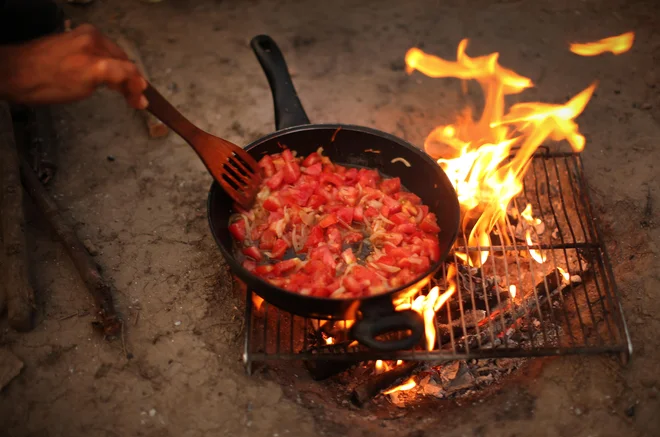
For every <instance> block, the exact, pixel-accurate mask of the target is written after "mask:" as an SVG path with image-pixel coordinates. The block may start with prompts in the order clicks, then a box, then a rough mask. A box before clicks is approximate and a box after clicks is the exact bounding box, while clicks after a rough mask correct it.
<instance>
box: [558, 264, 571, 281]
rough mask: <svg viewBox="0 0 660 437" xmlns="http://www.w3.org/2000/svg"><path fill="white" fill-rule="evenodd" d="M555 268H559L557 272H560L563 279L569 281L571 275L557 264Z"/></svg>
mask: <svg viewBox="0 0 660 437" xmlns="http://www.w3.org/2000/svg"><path fill="white" fill-rule="evenodd" d="M557 270H559V273H561V275H562V276H563V277H564V281H566V282H570V280H571V275H570V274H569V273H568V272H567V271H566V270H564V269H562V268H561V267H559V266H557Z"/></svg>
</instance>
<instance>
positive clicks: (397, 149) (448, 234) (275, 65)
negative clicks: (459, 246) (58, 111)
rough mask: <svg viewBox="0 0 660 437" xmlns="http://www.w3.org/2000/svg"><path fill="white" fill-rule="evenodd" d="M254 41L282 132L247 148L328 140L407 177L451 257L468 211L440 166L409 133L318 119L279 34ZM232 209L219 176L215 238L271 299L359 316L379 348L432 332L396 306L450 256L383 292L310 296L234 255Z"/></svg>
mask: <svg viewBox="0 0 660 437" xmlns="http://www.w3.org/2000/svg"><path fill="white" fill-rule="evenodd" d="M250 44H251V46H252V49H253V50H254V53H255V54H256V55H257V58H258V59H259V63H260V64H261V66H262V68H263V70H264V72H265V73H266V76H267V78H268V83H269V84H270V87H271V90H272V93H273V103H274V106H275V124H276V126H277V132H274V133H272V134H270V135H267V136H265V137H264V138H261V139H259V140H257V141H255V142H253V143H251V144H249V145H248V146H246V147H245V150H246V151H248V152H249V153H250V154H251V155H252V156H254V157H255V158H256V159H257V160H258V159H260V158H261V157H262V156H264V155H266V154H272V153H278V152H281V151H282V148H281V146H280V145H283V146H286V147H288V148H290V149H291V150H295V151H297V152H298V156H306V155H308V154H309V153H311V152H314V151H316V149H317V148H318V147H319V146H323V150H324V153H325V154H326V155H327V156H328V157H329V158H330V159H331V160H332V161H333V162H336V163H338V164H344V165H351V166H361V167H368V168H374V169H378V170H379V171H380V172H381V173H382V174H384V175H387V176H391V177H395V176H398V177H400V178H401V183H402V185H403V186H404V187H405V188H407V189H408V190H410V191H411V192H413V193H415V194H417V195H418V196H419V197H420V198H421V199H422V201H423V202H424V204H426V205H428V206H429V210H430V211H431V212H434V213H435V214H436V216H437V218H438V225H439V226H440V229H441V231H440V234H439V236H438V237H439V242H440V258H439V259H440V260H444V259H445V257H446V255H447V253H448V252H449V249H450V248H451V246H452V244H453V243H454V240H455V239H456V235H457V233H458V224H459V215H460V210H459V204H458V199H457V197H456V192H455V191H454V188H453V186H452V184H451V183H450V182H449V179H448V178H447V176H446V174H445V173H444V171H443V170H442V169H441V168H440V166H438V165H437V164H436V163H435V162H434V161H433V160H432V159H431V158H430V157H429V156H428V155H426V154H425V153H424V152H422V151H421V150H419V149H418V148H416V147H414V146H412V145H410V144H409V143H407V142H405V141H404V140H401V139H399V138H396V137H394V136H392V135H389V134H386V133H383V132H380V131H377V130H375V129H370V128H367V127H361V126H351V125H344V124H310V122H309V119H308V118H307V115H306V114H305V111H304V110H303V108H302V105H301V103H300V100H299V99H298V96H297V94H296V90H295V88H294V86H293V83H292V81H291V76H290V75H289V72H288V68H287V65H286V62H285V61H284V57H283V56H282V53H281V52H280V50H279V48H278V47H277V45H276V44H275V41H273V40H272V39H271V38H270V37H268V36H265V35H260V36H257V37H255V38H253V39H252V41H251V43H250ZM374 151H376V152H378V153H376V152H374ZM395 158H404V159H405V160H406V161H408V162H409V163H410V165H411V166H410V167H407V166H406V165H405V164H403V163H401V162H395V163H392V160H393V159H395ZM232 213H233V211H232V201H231V199H230V198H229V196H228V195H227V194H226V193H225V192H224V191H223V190H222V189H221V188H220V186H219V185H218V184H217V183H215V182H214V183H213V185H212V186H211V190H210V193H209V197H208V217H209V224H210V227H211V232H212V233H213V237H214V238H215V240H216V242H217V243H218V246H219V247H220V251H221V252H222V254H223V255H224V257H225V259H226V260H227V263H228V264H229V266H230V268H231V269H232V271H233V272H234V273H235V274H236V275H237V276H238V277H239V278H240V279H241V280H242V281H243V282H245V283H246V284H247V286H248V287H249V288H250V289H252V290H254V292H256V293H257V294H258V295H259V296H261V297H263V298H264V299H265V300H266V301H267V302H269V303H271V304H273V305H275V306H276V307H278V308H280V309H283V310H286V311H289V312H291V313H294V314H297V315H300V316H304V317H312V318H320V319H355V320H357V321H356V323H355V324H354V325H353V328H352V330H351V335H352V337H353V338H354V339H356V340H358V342H360V343H362V344H364V345H365V346H368V347H370V348H373V349H377V350H385V351H390V350H401V349H409V348H412V347H414V346H415V345H416V344H417V343H418V342H419V341H420V339H421V337H422V335H423V332H424V326H423V321H422V319H421V317H420V316H419V315H418V314H417V313H416V312H414V311H412V310H408V311H399V312H395V311H394V308H393V305H392V299H393V297H396V296H397V295H399V294H401V293H405V292H406V291H407V290H409V289H410V288H411V287H414V286H416V285H417V284H420V283H421V282H422V281H424V280H425V279H428V278H429V277H430V276H432V275H433V274H435V273H436V272H437V270H438V269H439V268H440V266H441V264H442V261H438V262H436V263H434V264H433V265H432V266H431V268H430V269H429V271H428V272H426V273H425V274H423V275H422V276H420V277H419V278H417V279H416V280H415V281H414V282H412V283H410V284H406V285H405V286H403V287H399V288H397V289H394V290H391V291H389V292H387V293H384V294H381V295H377V296H372V297H366V298H360V299H329V298H319V297H312V296H303V295H300V294H296V293H293V292H290V291H287V290H284V289H282V288H279V287H276V286H274V285H272V284H270V283H268V282H266V281H264V280H262V279H260V278H259V277H257V276H254V275H252V274H251V273H250V272H248V271H247V270H246V269H244V268H243V266H242V265H241V263H240V262H239V261H238V260H237V259H236V258H234V254H233V250H232V237H231V234H230V233H229V231H228V229H227V228H228V226H229V218H230V216H231V214H232ZM248 304H249V303H248ZM407 330H410V332H411V333H410V334H409V335H408V336H407V337H403V338H400V339H397V340H389V341H381V340H379V339H376V338H375V337H376V336H378V335H381V334H384V333H387V332H397V331H407Z"/></svg>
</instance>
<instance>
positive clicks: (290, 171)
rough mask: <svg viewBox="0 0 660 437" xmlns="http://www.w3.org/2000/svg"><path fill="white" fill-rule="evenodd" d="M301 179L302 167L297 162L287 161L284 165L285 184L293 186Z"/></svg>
mask: <svg viewBox="0 0 660 437" xmlns="http://www.w3.org/2000/svg"><path fill="white" fill-rule="evenodd" d="M299 177H300V166H299V165H298V163H297V162H295V161H291V162H290V161H287V162H286V164H285V165H284V182H286V183H287V184H292V183H294V182H295V181H297V180H298V178H299Z"/></svg>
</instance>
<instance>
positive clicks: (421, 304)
mask: <svg viewBox="0 0 660 437" xmlns="http://www.w3.org/2000/svg"><path fill="white" fill-rule="evenodd" d="M454 276H456V266H455V265H453V264H450V265H449V268H448V269H447V290H446V291H445V292H444V293H442V294H440V287H438V286H435V287H433V288H432V289H431V291H429V293H428V294H427V295H419V296H417V297H416V298H415V300H414V301H413V302H412V304H410V303H407V302H403V303H399V304H398V305H396V310H397V311H400V310H406V309H412V310H413V311H416V312H417V313H419V314H420V315H421V316H422V317H423V318H424V333H425V335H426V350H429V351H430V350H433V349H434V347H435V337H436V331H435V323H434V319H435V313H437V312H438V310H440V308H442V306H443V305H444V304H445V302H447V300H449V298H450V297H451V296H452V295H453V294H454V292H455V291H456V281H455V280H454Z"/></svg>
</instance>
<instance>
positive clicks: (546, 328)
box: [243, 151, 631, 372]
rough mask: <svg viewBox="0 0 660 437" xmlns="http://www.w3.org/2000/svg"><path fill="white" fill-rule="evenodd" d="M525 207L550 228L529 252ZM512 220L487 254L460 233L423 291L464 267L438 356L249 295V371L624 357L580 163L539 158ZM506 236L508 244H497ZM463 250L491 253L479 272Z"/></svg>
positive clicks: (624, 333) (619, 317)
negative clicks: (356, 336) (282, 364)
mask: <svg viewBox="0 0 660 437" xmlns="http://www.w3.org/2000/svg"><path fill="white" fill-rule="evenodd" d="M527 204H531V206H532V210H533V211H534V215H535V217H537V218H540V219H541V221H542V223H543V224H542V225H541V224H539V225H537V226H530V227H528V228H527V229H530V232H531V234H530V236H531V237H532V242H533V243H534V244H531V245H528V244H527V243H526V240H525V237H524V235H523V234H524V233H525V232H521V231H524V230H523V228H522V225H517V224H516V213H515V211H523V209H524V208H525V206H526V205H527ZM506 222H507V226H506V228H507V229H501V228H502V227H501V226H496V228H495V229H494V230H493V233H492V234H491V242H492V243H491V244H492V245H491V246H490V247H480V246H476V247H471V246H467V245H466V243H465V241H466V240H467V239H466V238H465V236H459V240H458V242H457V244H456V247H455V250H454V252H452V253H451V254H450V257H449V259H448V260H447V262H446V263H445V264H444V266H443V268H442V269H441V271H440V272H439V273H438V275H436V278H434V280H433V281H432V283H431V284H430V285H429V286H428V287H426V289H424V290H422V291H421V293H422V294H426V293H428V291H429V290H430V288H431V286H435V285H437V286H438V287H439V288H440V293H442V292H443V291H445V290H447V287H448V285H449V284H448V281H447V271H448V269H449V268H450V266H451V265H452V264H453V265H454V267H457V269H456V272H457V273H456V276H455V281H456V287H457V288H456V291H455V293H454V294H453V295H452V297H451V298H450V299H449V301H448V302H447V303H446V304H445V305H444V306H443V307H442V308H441V309H440V310H439V311H438V313H437V314H436V317H435V327H436V332H437V340H436V345H435V347H434V350H432V351H426V350H424V349H423V347H422V346H420V348H419V349H416V350H407V351H397V352H378V351H373V350H368V349H366V348H364V347H362V346H357V345H356V344H355V343H354V342H351V340H350V339H349V338H348V329H347V328H348V327H349V325H350V323H351V322H350V321H349V322H346V321H338V322H337V321H335V322H326V321H320V320H312V319H308V318H303V317H299V316H293V315H291V314H290V313H288V312H285V311H281V310H279V309H277V308H275V307H273V306H272V305H269V304H268V303H267V302H260V300H261V299H260V298H258V297H257V296H256V294H253V293H252V292H251V291H248V292H247V299H246V337H245V353H244V357H243V358H244V363H245V365H246V367H247V369H248V372H250V371H251V365H252V363H253V362H255V361H265V360H323V361H332V360H338V361H348V362H356V361H367V360H378V359H382V360H415V361H425V360H426V361H445V360H454V359H472V358H492V357H529V356H548V355H564V354H587V353H590V354H595V353H620V354H621V356H622V358H623V359H624V360H625V359H627V358H628V356H629V355H630V353H631V344H630V337H629V334H628V330H627V327H626V323H625V319H624V315H623V312H622V309H621V305H620V303H619V298H618V292H617V288H616V284H615V282H614V276H613V273H612V269H611V265H610V262H609V258H608V255H607V253H606V250H605V246H604V244H603V242H602V240H601V237H600V233H599V230H598V226H597V223H596V221H595V220H594V217H593V212H592V207H591V202H590V199H589V196H588V193H587V192H586V185H585V182H584V178H583V167H582V161H581V158H580V156H579V155H577V154H572V153H566V154H558V153H553V154H551V153H549V152H547V151H546V152H544V153H542V154H537V155H535V156H534V158H533V159H532V161H531V163H530V167H529V170H528V171H527V174H526V176H525V180H524V189H523V191H522V193H521V194H520V195H519V196H518V197H517V198H516V199H514V201H513V202H512V205H511V208H510V212H509V214H508V216H507V219H506ZM505 233H506V234H507V235H508V238H500V236H502V235H504V234H505ZM516 235H517V237H516ZM504 242H507V243H504ZM530 249H533V250H537V251H541V252H540V253H541V254H543V255H545V258H546V259H545V261H544V262H543V263H538V262H536V261H534V260H533V259H532V257H531V255H530ZM457 251H458V252H475V251H477V252H478V253H481V252H488V255H489V256H488V259H487V261H486V262H485V263H484V265H483V266H482V267H481V268H480V269H476V268H471V267H467V266H466V265H465V264H463V263H462V262H461V261H460V260H459V258H458V257H457V255H456V253H455V252H457ZM561 269H563V271H564V272H565V273H564V272H562V270H561ZM565 274H567V276H568V277H569V279H568V280H567V279H566V277H565V276H564V275H565ZM512 286H515V288H516V292H515V298H512V293H511V287H512ZM328 337H331V338H332V340H328ZM329 341H332V344H328V342H329Z"/></svg>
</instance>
